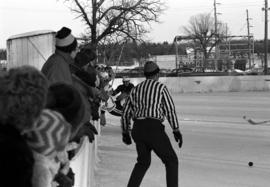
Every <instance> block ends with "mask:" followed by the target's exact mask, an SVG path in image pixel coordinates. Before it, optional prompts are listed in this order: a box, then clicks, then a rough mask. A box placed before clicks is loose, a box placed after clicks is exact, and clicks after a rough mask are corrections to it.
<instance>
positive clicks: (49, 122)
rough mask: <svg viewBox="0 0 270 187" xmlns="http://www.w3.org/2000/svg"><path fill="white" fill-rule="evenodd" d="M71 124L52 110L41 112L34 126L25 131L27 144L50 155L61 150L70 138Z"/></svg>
mask: <svg viewBox="0 0 270 187" xmlns="http://www.w3.org/2000/svg"><path fill="white" fill-rule="evenodd" d="M70 132H71V126H70V124H69V123H68V122H66V120H65V119H64V117H63V116H62V115H61V114H60V113H58V112H56V111H53V110H48V109H45V110H43V111H42V112H41V115H40V117H39V119H38V120H37V122H36V124H35V126H34V128H33V129H32V130H31V131H28V132H26V134H25V135H26V139H27V143H28V145H29V146H30V147H31V148H32V149H33V150H34V151H36V152H37V153H40V154H42V155H44V156H51V155H52V154H53V153H55V152H56V151H59V152H60V151H63V150H64V149H65V147H66V145H67V143H68V141H69V139H70Z"/></svg>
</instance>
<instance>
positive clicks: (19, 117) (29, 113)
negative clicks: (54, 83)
mask: <svg viewBox="0 0 270 187" xmlns="http://www.w3.org/2000/svg"><path fill="white" fill-rule="evenodd" d="M0 85H1V86H0V114H1V115H0V123H1V124H6V123H9V124H12V125H14V126H15V127H16V128H17V129H18V130H19V131H23V130H26V129H29V128H32V125H33V123H34V121H35V120H36V118H38V117H39V115H40V113H41V111H42V109H43V108H44V106H45V102H46V97H47V92H48V80H47V78H46V77H45V76H44V75H43V74H42V73H41V72H40V71H39V70H38V69H36V68H34V67H33V66H29V65H24V66H19V67H15V68H11V69H9V71H8V72H7V73H6V74H5V75H3V76H1V79H0Z"/></svg>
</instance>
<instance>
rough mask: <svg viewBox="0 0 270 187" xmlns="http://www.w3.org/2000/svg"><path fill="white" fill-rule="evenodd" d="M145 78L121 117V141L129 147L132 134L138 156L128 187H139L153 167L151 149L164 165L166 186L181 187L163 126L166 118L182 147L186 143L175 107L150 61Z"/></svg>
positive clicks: (146, 66) (155, 66)
mask: <svg viewBox="0 0 270 187" xmlns="http://www.w3.org/2000/svg"><path fill="white" fill-rule="evenodd" d="M144 75H145V77H146V80H145V81H143V82H142V83H140V84H138V85H137V86H136V87H134V88H133V89H132V91H131V93H130V95H129V97H128V98H127V101H126V103H125V106H124V109H123V115H122V117H121V125H122V140H123V142H124V143H125V144H127V145H130V144H131V143H132V141H131V136H130V131H131V135H132V138H133V140H134V142H135V144H136V150H137V155H138V157H137V163H136V164H135V166H134V168H133V171H132V174H131V176H130V179H129V182H128V187H137V186H140V184H141V182H142V179H143V177H144V175H145V173H146V171H147V169H148V168H149V166H150V164H151V151H152V150H153V151H154V152H155V154H156V155H157V156H158V157H159V158H160V159H161V160H162V162H163V163H164V164H165V167H166V181H167V187H178V158H177V155H176V153H175V151H174V150H173V147H172V145H171V142H170V140H169V138H168V136H167V134H166V132H165V130H164V128H165V127H164V125H163V124H162V122H163V121H164V118H165V117H166V118H167V120H168V121H169V123H170V125H171V127H172V129H173V134H174V138H175V140H176V141H177V142H178V145H179V147H180V148H181V146H182V143H183V140H182V135H181V133H180V130H179V125H178V120H177V115H176V111H175V106H174V103H173V100H172V98H171V96H170V94H169V92H168V89H167V87H166V86H165V85H164V84H162V83H160V82H158V79H159V67H158V65H157V64H156V63H154V62H153V61H147V62H146V63H145V65H144ZM131 119H133V121H134V123H133V128H132V130H131V123H130V120H131Z"/></svg>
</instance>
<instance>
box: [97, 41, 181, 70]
mask: <svg viewBox="0 0 270 187" xmlns="http://www.w3.org/2000/svg"><path fill="white" fill-rule="evenodd" d="M123 45H124V46H123ZM122 48H123V51H122V55H121V58H120V62H118V60H119V56H120V53H121V50H122ZM105 49H106V54H105V53H102V52H101V53H100V56H99V62H103V63H108V64H110V65H114V64H116V63H119V65H123V64H125V65H127V64H131V63H133V60H137V61H139V62H141V61H144V60H145V59H147V58H149V57H150V56H156V55H175V46H174V44H173V43H168V42H163V43H151V42H141V43H137V42H127V43H125V44H106V45H100V51H104V50H105ZM183 53H184V52H183Z"/></svg>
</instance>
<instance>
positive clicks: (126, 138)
mask: <svg viewBox="0 0 270 187" xmlns="http://www.w3.org/2000/svg"><path fill="white" fill-rule="evenodd" d="M122 141H123V142H124V143H125V144H126V145H130V144H131V143H132V141H131V137H130V134H129V132H123V133H122Z"/></svg>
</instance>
